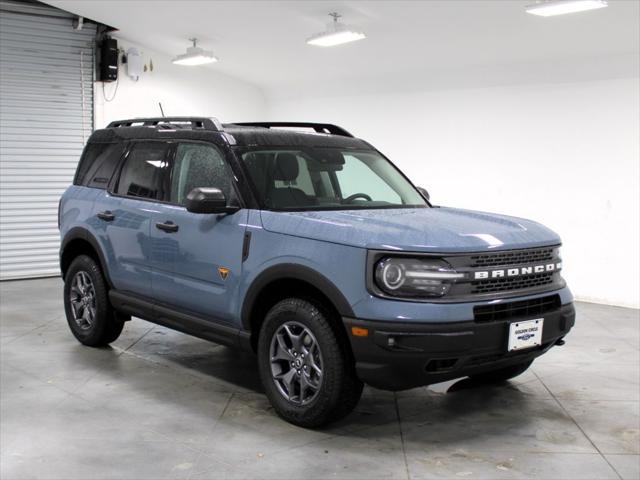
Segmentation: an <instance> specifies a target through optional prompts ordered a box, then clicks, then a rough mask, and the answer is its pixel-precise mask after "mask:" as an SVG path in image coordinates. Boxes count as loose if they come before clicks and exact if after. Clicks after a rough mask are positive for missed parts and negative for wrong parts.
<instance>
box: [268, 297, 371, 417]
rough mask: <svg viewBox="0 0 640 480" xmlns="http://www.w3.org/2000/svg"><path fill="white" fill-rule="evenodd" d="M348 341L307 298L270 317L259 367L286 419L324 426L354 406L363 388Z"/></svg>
mask: <svg viewBox="0 0 640 480" xmlns="http://www.w3.org/2000/svg"><path fill="white" fill-rule="evenodd" d="M346 342H347V339H346V338H344V335H343V334H342V332H341V331H340V330H339V329H338V328H336V327H333V326H332V324H331V323H330V320H329V315H328V314H327V313H325V312H324V311H322V310H320V309H319V308H318V307H317V306H315V305H314V304H312V303H311V302H308V301H306V300H302V299H298V298H289V299H286V300H282V301H281V302H279V303H277V304H276V305H275V306H274V307H273V308H272V309H271V310H270V311H269V313H267V316H266V318H265V321H264V323H263V324H262V328H261V331H260V337H259V340H258V365H259V369H260V377H261V379H262V383H263V385H264V388H265V391H266V394H267V397H268V398H269V400H270V401H271V404H272V405H273V407H274V409H275V410H276V412H277V413H278V414H279V415H280V416H281V417H282V418H284V419H285V420H287V421H288V422H291V423H293V424H295V425H299V426H302V427H319V426H321V425H324V424H327V423H329V422H332V421H335V420H338V419H339V418H341V417H343V416H345V415H347V414H348V413H349V412H351V411H352V410H353V408H355V406H356V404H357V403H358V401H359V400H360V395H361V394H362V388H363V384H362V382H361V381H360V380H359V379H358V378H357V376H356V373H355V367H354V365H353V361H352V360H351V358H350V355H349V351H348V347H347V344H346Z"/></svg>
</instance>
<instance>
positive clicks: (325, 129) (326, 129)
mask: <svg viewBox="0 0 640 480" xmlns="http://www.w3.org/2000/svg"><path fill="white" fill-rule="evenodd" d="M233 125H239V126H242V127H264V128H272V127H292V128H312V129H313V130H314V131H316V132H317V133H328V134H331V135H340V136H343V137H353V135H351V134H350V133H349V132H347V131H346V130H345V129H344V128H342V127H339V126H337V125H332V124H330V123H308V122H246V123H245V122H242V123H234V124H233Z"/></svg>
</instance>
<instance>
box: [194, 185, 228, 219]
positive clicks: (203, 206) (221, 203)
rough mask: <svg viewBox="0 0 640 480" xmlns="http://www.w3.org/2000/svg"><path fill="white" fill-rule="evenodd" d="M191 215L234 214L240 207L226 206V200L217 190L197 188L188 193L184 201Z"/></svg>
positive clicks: (220, 191)
mask: <svg viewBox="0 0 640 480" xmlns="http://www.w3.org/2000/svg"><path fill="white" fill-rule="evenodd" d="M185 207H187V211H188V212H191V213H235V212H237V211H238V210H240V207H235V206H229V205H227V199H226V197H225V196H224V193H222V190H220V189H219V188H206V187H197V188H194V189H193V190H191V191H190V192H189V194H188V195H187V198H186V201H185Z"/></svg>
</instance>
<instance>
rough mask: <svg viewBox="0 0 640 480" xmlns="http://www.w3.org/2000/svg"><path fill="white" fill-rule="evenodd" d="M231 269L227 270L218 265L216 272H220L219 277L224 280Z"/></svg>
mask: <svg viewBox="0 0 640 480" xmlns="http://www.w3.org/2000/svg"><path fill="white" fill-rule="evenodd" d="M230 271H231V270H229V269H228V268H225V267H218V273H219V274H220V278H221V279H222V280H226V279H227V277H228V276H229V272H230Z"/></svg>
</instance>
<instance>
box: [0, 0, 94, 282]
mask: <svg viewBox="0 0 640 480" xmlns="http://www.w3.org/2000/svg"><path fill="white" fill-rule="evenodd" d="M73 20H74V17H72V16H71V15H70V14H68V13H66V12H62V11H60V10H57V9H54V8H52V7H48V6H46V5H43V4H38V3H35V2H34V3H30V2H12V1H5V0H0V225H1V228H0V279H1V280H7V279H14V278H28V277H42V276H51V275H58V274H59V269H58V258H57V257H58V248H59V242H60V239H59V235H58V227H57V208H58V200H59V199H60V195H61V194H62V193H63V192H64V190H65V188H66V187H67V186H68V185H69V184H71V183H72V180H73V174H74V171H75V168H76V165H77V163H78V158H79V157H80V153H81V151H82V147H83V145H84V142H85V140H86V139H87V137H88V136H89V135H90V134H91V131H92V128H93V72H94V70H93V61H94V60H93V47H92V45H93V42H94V37H95V31H96V26H95V25H94V24H90V23H85V24H84V26H83V28H82V30H75V29H74V28H73Z"/></svg>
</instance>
